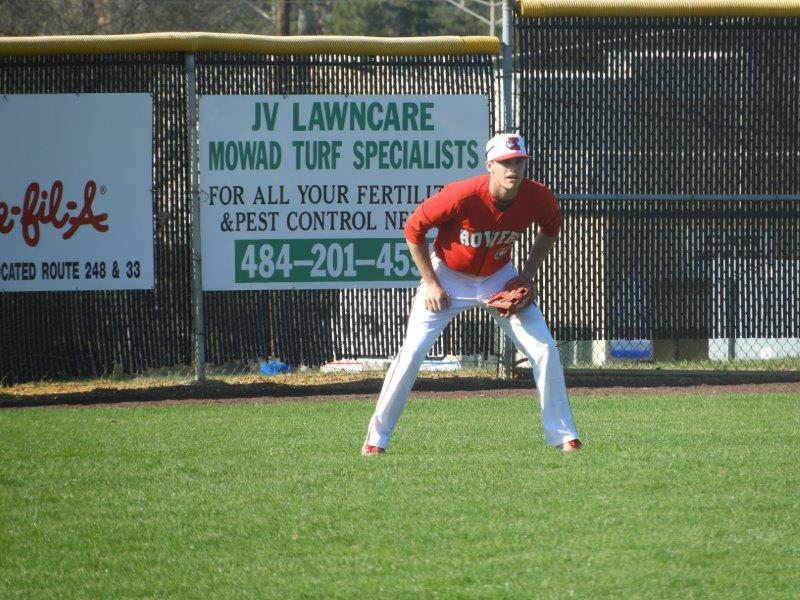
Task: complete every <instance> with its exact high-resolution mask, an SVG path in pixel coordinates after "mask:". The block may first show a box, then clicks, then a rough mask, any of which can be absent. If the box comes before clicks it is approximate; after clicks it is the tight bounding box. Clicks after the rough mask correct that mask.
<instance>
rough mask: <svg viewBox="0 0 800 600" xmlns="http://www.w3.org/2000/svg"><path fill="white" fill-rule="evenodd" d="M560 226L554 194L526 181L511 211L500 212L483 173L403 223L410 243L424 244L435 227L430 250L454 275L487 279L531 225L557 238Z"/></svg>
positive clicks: (429, 201)
mask: <svg viewBox="0 0 800 600" xmlns="http://www.w3.org/2000/svg"><path fill="white" fill-rule="evenodd" d="M561 221H562V218H561V211H560V210H559V208H558V203H557V202H556V199H555V197H554V196H553V193H552V192H551V191H550V190H549V189H548V188H547V187H546V186H544V185H543V184H541V183H539V182H536V181H531V180H530V179H527V178H526V179H523V180H522V185H520V188H519V193H518V194H517V197H516V199H515V200H514V202H513V203H512V204H511V206H509V207H508V208H507V209H505V210H503V211H500V210H498V209H497V208H496V207H495V205H494V198H493V196H492V195H491V193H489V174H488V173H487V174H486V175H479V176H477V177H472V178H470V179H464V180H462V181H457V182H455V183H451V184H450V185H447V186H445V187H444V188H443V189H442V190H441V191H440V192H439V193H438V194H435V195H433V196H431V197H430V198H428V199H427V200H425V201H424V202H423V203H422V204H420V205H419V206H418V207H417V209H416V210H415V211H414V212H413V213H412V215H411V216H410V217H409V218H408V220H407V221H406V224H405V234H406V239H407V240H408V241H410V242H413V243H416V244H422V243H424V242H425V234H426V233H427V232H428V231H429V230H430V229H432V228H434V227H438V228H439V233H438V234H437V235H436V239H435V240H434V242H433V248H434V251H435V252H436V255H437V256H438V257H439V259H441V260H442V261H443V262H444V264H446V265H447V266H448V267H450V268H451V269H454V270H456V271H460V272H462V273H466V274H468V275H480V276H487V275H491V274H492V273H495V272H496V271H497V270H499V269H500V267H502V266H503V265H504V264H506V263H507V262H508V261H509V260H510V259H511V248H512V247H513V245H514V242H516V241H517V240H518V239H519V238H520V237H521V236H522V234H523V233H524V232H525V231H526V230H527V229H528V228H529V227H530V226H531V225H532V224H533V223H536V224H537V225H539V227H540V228H541V231H542V233H544V234H545V235H548V236H551V237H555V236H556V235H558V232H559V230H560V229H561Z"/></svg>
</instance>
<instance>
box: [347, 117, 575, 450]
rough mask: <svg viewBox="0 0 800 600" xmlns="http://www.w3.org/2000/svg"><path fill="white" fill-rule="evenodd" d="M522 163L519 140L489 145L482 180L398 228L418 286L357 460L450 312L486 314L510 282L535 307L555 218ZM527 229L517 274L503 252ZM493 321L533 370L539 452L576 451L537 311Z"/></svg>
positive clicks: (559, 377)
mask: <svg viewBox="0 0 800 600" xmlns="http://www.w3.org/2000/svg"><path fill="white" fill-rule="evenodd" d="M528 158H529V156H528V153H527V151H526V149H525V141H524V140H523V138H522V137H521V136H519V135H516V134H510V133H501V134H499V135H496V136H494V137H493V138H492V139H490V140H489V142H488V143H487V144H486V169H487V170H488V174H484V175H479V176H477V177H472V178H470V179H465V180H462V181H457V182H455V183H451V184H450V185H447V186H445V187H444V188H443V189H442V190H441V191H440V192H439V193H437V194H435V195H434V196H431V197H430V198H428V199H426V200H425V201H424V202H423V203H422V204H420V206H418V207H417V209H416V210H415V211H414V213H413V214H412V215H411V216H410V217H409V218H408V220H407V221H406V225H405V236H406V241H407V243H408V246H409V248H410V251H411V256H412V258H413V259H414V263H415V264H416V266H417V269H419V272H420V274H421V276H422V281H421V283H420V286H419V288H418V290H417V294H416V296H415V298H414V304H413V306H412V309H411V313H410V315H409V318H408V329H407V332H406V338H405V340H404V342H403V346H402V348H401V349H400V352H399V353H398V355H397V356H396V357H395V359H394V360H393V361H392V363H391V364H390V366H389V370H388V372H387V373H386V378H385V380H384V382H383V388H382V390H381V393H380V396H379V398H378V402H377V405H376V407H375V412H374V414H373V415H372V418H371V419H370V422H369V428H368V430H367V438H366V440H365V442H364V445H363V447H362V449H361V453H362V454H363V455H364V456H371V455H376V454H382V453H384V452H385V450H386V448H387V447H388V445H389V440H390V438H391V436H392V431H393V430H394V428H395V425H396V424H397V420H398V419H399V418H400V414H401V413H402V412H403V409H404V408H405V405H406V402H407V401H408V396H409V394H410V392H411V388H412V386H413V385H414V381H415V380H416V378H417V374H418V371H419V367H420V365H421V364H422V361H423V360H424V359H425V357H426V356H427V355H428V352H429V351H430V349H431V347H433V344H434V342H435V341H436V339H437V338H438V337H439V334H440V333H441V332H442V330H443V329H444V328H445V326H447V324H448V323H449V322H450V321H451V320H452V319H453V318H454V317H455V316H456V315H457V314H458V313H460V312H462V311H464V310H467V309H469V308H472V307H473V306H478V305H483V306H485V305H486V304H488V303H489V300H490V299H491V298H492V297H493V296H495V294H496V292H498V291H499V290H502V289H503V288H504V287H506V284H507V283H509V282H527V287H528V288H529V289H530V292H531V295H532V296H533V298H535V293H536V292H535V284H534V283H533V279H534V276H535V274H536V272H537V270H538V269H539V267H540V266H541V264H542V262H543V261H544V258H545V256H546V255H547V253H548V252H549V251H550V249H551V248H552V247H553V244H554V243H555V241H556V237H557V235H558V232H559V230H560V228H561V222H562V217H561V211H560V210H559V207H558V204H557V202H556V199H555V197H554V196H553V194H552V192H551V191H550V190H549V189H548V188H547V187H545V186H544V185H543V184H541V183H538V182H536V181H532V180H530V179H527V178H526V177H525V176H524V172H525V166H526V161H527V159H528ZM533 223H536V224H537V225H538V226H539V231H538V234H537V235H536V237H535V241H534V243H533V245H532V246H531V249H530V252H529V254H528V257H527V260H526V261H525V264H524V266H523V268H522V270H521V271H520V272H519V273H517V270H516V269H515V268H514V266H513V265H512V264H511V262H510V259H511V249H512V246H513V244H514V242H515V241H516V240H518V239H519V238H520V236H521V235H522V234H523V232H525V231H526V230H527V229H528V227H530V226H531V225H532V224H533ZM434 227H436V228H438V232H437V235H436V238H435V240H434V242H433V248H434V250H433V252H432V253H430V254H429V248H428V243H427V240H426V239H425V235H426V233H427V232H428V231H429V230H430V229H432V228H434ZM493 316H494V318H495V319H496V320H497V321H498V323H499V325H500V327H501V328H502V329H503V331H504V332H505V333H506V334H507V335H508V336H509V337H510V338H511V340H512V341H513V342H514V344H515V345H516V346H517V348H519V350H520V351H521V352H522V353H523V354H525V356H527V358H528V360H530V362H531V365H532V366H533V375H534V380H535V382H536V388H537V389H538V391H539V402H540V405H541V418H542V425H543V427H544V435H545V438H546V441H547V443H548V444H549V445H551V446H554V447H557V448H559V449H561V450H563V451H565V452H571V451H574V450H579V449H580V448H581V445H582V444H581V442H580V440H579V439H578V433H577V431H576V429H575V425H574V423H573V420H572V410H571V407H570V404H569V400H568V398H567V389H566V385H565V383H564V370H563V367H562V366H561V360H560V358H559V354H558V350H557V348H556V345H555V342H554V341H553V337H552V336H551V335H550V331H549V329H548V327H547V324H546V323H545V320H544V317H543V316H542V313H541V311H540V310H539V307H538V306H536V304H535V303H532V302H531V303H528V305H527V306H525V303H523V304H521V305H520V306H519V308H518V309H517V310H516V312H513V311H512V313H511V314H510V316H508V317H502V316H500V314H499V313H497V312H496V311H495V312H493Z"/></svg>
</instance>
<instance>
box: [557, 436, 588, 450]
mask: <svg viewBox="0 0 800 600" xmlns="http://www.w3.org/2000/svg"><path fill="white" fill-rule="evenodd" d="M582 447H583V444H582V443H581V441H580V440H579V439H574V440H570V441H568V442H564V443H563V444H559V445H558V446H556V448H558V449H559V450H561V451H562V452H575V451H577V450H580V449H581V448H582Z"/></svg>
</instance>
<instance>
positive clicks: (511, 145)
mask: <svg viewBox="0 0 800 600" xmlns="http://www.w3.org/2000/svg"><path fill="white" fill-rule="evenodd" d="M506 147H507V148H508V149H509V150H519V138H518V137H516V136H512V137H509V138H508V139H507V140H506Z"/></svg>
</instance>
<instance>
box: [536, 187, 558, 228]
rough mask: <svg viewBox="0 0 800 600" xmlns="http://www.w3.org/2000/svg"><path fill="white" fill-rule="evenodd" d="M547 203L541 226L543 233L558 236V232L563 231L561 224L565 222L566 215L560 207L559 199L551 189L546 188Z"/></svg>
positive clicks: (540, 222)
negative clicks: (563, 214)
mask: <svg viewBox="0 0 800 600" xmlns="http://www.w3.org/2000/svg"><path fill="white" fill-rule="evenodd" d="M545 190H546V191H545V193H546V199H547V204H546V208H545V210H544V211H543V214H542V217H541V220H540V221H539V227H540V228H541V231H542V233H543V234H545V235H547V236H549V237H556V236H557V235H558V232H559V231H561V224H562V223H563V222H564V217H563V216H562V215H561V209H560V208H559V207H558V201H557V200H556V197H555V196H554V195H553V192H551V191H550V190H549V189H547V188H545Z"/></svg>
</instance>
